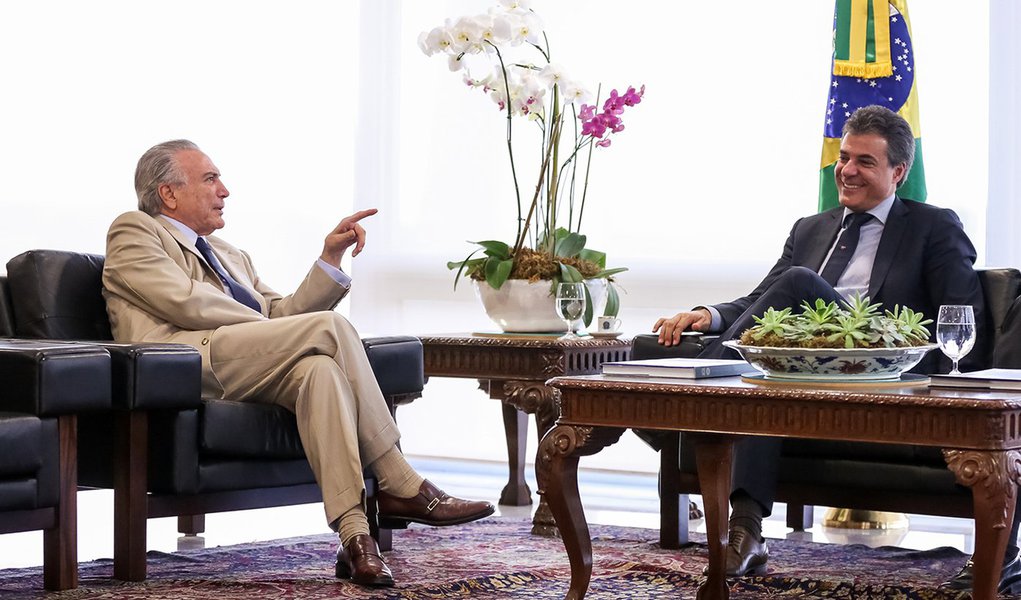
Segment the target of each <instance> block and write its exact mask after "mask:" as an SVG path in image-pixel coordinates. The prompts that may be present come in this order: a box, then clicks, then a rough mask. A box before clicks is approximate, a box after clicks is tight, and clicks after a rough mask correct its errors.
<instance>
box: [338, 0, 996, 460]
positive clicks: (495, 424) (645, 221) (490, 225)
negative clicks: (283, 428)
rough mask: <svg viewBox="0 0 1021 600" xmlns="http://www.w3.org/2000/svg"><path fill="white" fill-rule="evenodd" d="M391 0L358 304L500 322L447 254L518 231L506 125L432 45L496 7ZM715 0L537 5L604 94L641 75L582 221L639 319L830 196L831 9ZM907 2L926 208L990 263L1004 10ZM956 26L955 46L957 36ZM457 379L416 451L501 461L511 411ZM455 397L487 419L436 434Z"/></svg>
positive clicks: (367, 75)
mask: <svg viewBox="0 0 1021 600" xmlns="http://www.w3.org/2000/svg"><path fill="white" fill-rule="evenodd" d="M383 4H384V5H385V8H374V9H373V17H372V22H371V23H368V22H363V25H362V31H371V32H373V37H372V38H371V39H369V38H363V46H362V47H363V49H364V48H367V47H372V48H378V47H379V45H380V44H381V43H384V44H385V48H386V52H385V55H384V53H383V52H382V50H379V51H376V52H373V53H363V61H362V68H363V77H362V82H363V85H365V86H368V82H369V81H376V78H379V77H382V76H383V75H381V74H383V73H385V74H386V82H387V83H385V84H384V83H379V82H377V85H379V87H378V90H379V91H378V92H374V91H371V90H369V89H368V88H367V87H365V88H363V90H362V108H363V109H365V108H368V110H369V114H373V113H374V112H377V111H380V110H383V111H385V114H379V115H376V117H375V121H374V120H373V119H372V118H370V122H377V121H378V122H381V123H382V122H384V121H385V128H383V129H382V130H380V129H378V128H371V129H370V128H363V130H362V131H363V135H361V136H360V137H359V143H358V145H359V148H365V149H368V150H367V151H366V152H365V153H364V156H362V158H361V159H360V160H363V161H366V162H367V163H372V162H373V160H376V161H379V164H378V165H376V166H369V165H366V166H365V167H364V168H362V167H360V168H359V171H358V174H357V176H358V177H359V178H360V177H361V175H362V173H363V172H366V171H367V172H368V173H370V177H371V178H372V179H373V180H374V181H375V184H373V185H378V186H379V187H378V188H375V189H374V188H373V185H361V184H359V190H360V194H359V201H360V202H365V201H366V198H373V199H375V200H376V201H378V202H379V203H380V204H381V205H382V206H384V207H385V209H386V210H385V213H386V214H385V215H384V214H383V213H381V214H380V219H379V221H378V223H381V224H382V227H380V228H379V229H382V230H384V231H382V232H381V233H379V234H377V235H381V236H383V237H385V240H386V252H385V253H384V254H381V255H373V256H365V258H364V262H361V263H360V264H361V265H362V266H363V268H364V269H365V271H369V272H371V277H370V278H368V279H369V280H366V279H365V278H363V279H361V280H359V285H360V286H362V287H361V288H360V289H361V290H363V291H366V288H368V290H369V291H368V293H367V294H364V295H361V296H356V297H355V299H354V300H353V302H354V304H353V306H354V309H353V316H354V318H355V321H356V322H357V323H359V324H360V325H362V326H363V327H369V328H371V329H373V330H378V331H383V332H386V331H394V332H397V331H403V332H423V333H435V332H443V331H466V330H476V331H479V330H482V331H485V330H492V328H493V326H492V325H491V324H489V323H488V321H487V320H486V318H485V316H484V315H483V313H482V310H481V307H480V306H479V304H478V303H477V301H476V299H475V298H474V294H473V292H472V290H471V288H470V286H469V285H465V284H464V283H463V282H462V284H461V285H459V286H458V288H457V290H456V291H453V290H452V284H453V274H452V273H451V272H450V271H448V270H447V269H446V268H445V263H446V261H450V260H460V259H462V258H464V257H465V256H466V255H467V254H468V252H469V251H470V250H471V245H470V244H468V243H466V241H467V240H482V239H503V240H507V241H510V238H511V236H512V235H513V233H514V218H515V216H516V206H515V202H514V196H513V185H512V182H511V178H510V169H509V166H508V159H507V156H506V150H505V146H504V127H505V120H504V119H503V115H502V114H501V113H500V112H499V111H498V110H497V108H496V107H495V105H494V104H493V103H492V102H491V101H490V100H489V99H487V98H485V97H484V96H483V94H482V93H481V92H479V91H478V90H472V89H470V88H468V87H467V86H465V85H464V84H463V82H462V81H461V74H459V73H450V72H449V71H448V68H447V65H446V62H445V57H441V56H433V57H426V56H425V55H424V54H422V53H421V51H420V50H419V49H418V48H417V46H416V40H417V37H418V34H419V33H420V32H422V31H428V30H429V29H431V28H432V27H434V26H437V25H440V24H442V23H443V21H444V19H447V18H451V19H456V18H457V17H459V16H462V15H471V14H478V13H481V12H484V11H485V10H487V9H488V8H489V7H490V6H491V5H493V4H495V2H493V3H491V2H487V1H485V0H479V1H467V0H458V1H433V2H427V3H423V2H403V3H397V2H393V3H383ZM368 5H373V6H377V3H374V2H366V3H364V6H366V7H367V6H368ZM720 7H721V5H720V3H686V2H685V3H681V2H676V3H666V4H664V3H662V2H653V1H651V0H637V1H636V2H632V3H629V4H627V5H626V6H622V5H620V4H619V3H613V2H609V1H605V0H586V1H584V2H582V1H580V0H558V1H556V2H552V1H545V2H543V1H538V0H537V1H535V2H533V3H532V8H533V9H534V10H535V11H536V12H537V13H538V14H539V15H540V16H541V17H542V19H543V21H544V23H545V29H546V32H547V34H548V36H549V42H550V49H551V53H552V55H553V60H554V61H555V62H559V63H560V64H562V65H563V66H564V68H565V69H567V70H568V72H569V73H570V74H571V75H572V76H574V77H576V78H578V79H580V80H582V81H584V82H586V83H588V84H589V85H590V86H592V87H593V88H594V87H595V86H596V85H598V84H602V86H603V90H604V97H605V93H606V91H608V90H609V89H610V88H614V87H616V88H618V89H624V88H626V87H627V86H628V85H635V86H637V85H640V84H645V85H646V86H647V87H646V95H645V98H644V100H643V102H642V103H641V104H640V105H639V106H637V107H635V108H633V109H629V111H628V112H627V113H626V115H625V122H626V125H627V129H626V130H625V131H624V132H622V133H621V134H619V135H617V136H616V137H615V138H614V142H613V145H612V146H611V147H610V148H607V149H604V150H601V151H600V152H599V153H598V154H597V156H596V158H595V159H594V163H593V174H592V179H591V182H590V188H589V197H588V205H587V207H586V219H585V224H584V233H586V234H587V235H588V237H589V244H590V245H591V246H592V247H595V248H598V249H601V250H603V251H605V252H606V253H607V254H608V257H609V258H608V262H609V263H610V264H611V265H612V266H627V267H630V271H628V272H627V273H624V274H622V275H621V276H619V278H618V280H619V282H620V284H621V285H622V287H623V288H624V290H625V292H626V293H625V294H624V296H623V298H622V310H621V316H622V317H623V320H624V328H625V329H626V330H627V331H628V332H630V333H639V332H643V331H646V330H648V329H649V327H650V326H651V324H652V322H653V321H654V320H655V319H656V318H657V317H659V316H663V315H669V314H673V313H674V312H676V311H677V310H681V309H685V308H687V307H689V306H692V305H694V304H698V303H706V302H717V301H725V300H729V299H732V298H733V297H735V296H737V295H739V294H742V293H744V292H746V291H747V290H749V289H751V287H753V286H754V285H755V283H757V282H758V280H759V279H760V278H761V277H762V275H763V274H764V273H765V271H766V270H767V269H768V267H769V266H770V265H771V264H772V263H773V261H775V259H776V257H777V256H778V255H779V253H780V250H781V247H782V244H783V241H784V239H785V237H786V235H787V233H788V231H789V228H790V225H791V224H792V223H793V221H794V220H795V219H796V218H797V217H799V216H803V215H807V214H811V213H812V212H814V211H815V207H816V197H817V185H818V169H819V153H820V145H821V131H822V120H823V117H824V110H825V107H824V105H825V101H826V95H827V89H828V85H829V67H830V55H831V42H832V36H831V27H832V17H833V13H832V11H833V3H832V2H819V1H818V0H799V1H797V2H793V3H787V4H785V5H784V8H783V10H782V11H781V10H778V8H777V6H776V5H775V4H771V3H763V2H752V1H748V2H734V3H727V7H728V8H727V9H726V10H723V9H721V8H720ZM910 8H911V17H912V25H913V30H914V36H913V37H914V40H913V41H914V47H915V50H916V53H917V55H918V57H917V68H918V80H919V86H920V89H919V93H920V107H921V123H922V139H923V146H924V149H925V163H926V164H925V166H926V172H927V179H928V186H929V190H930V191H929V193H930V196H929V202H931V203H934V204H938V205H941V206H945V207H949V208H953V209H954V210H956V211H957V212H958V214H959V215H960V216H961V218H962V220H963V221H964V223H965V227H966V228H967V230H968V232H969V234H970V235H971V237H972V239H973V240H974V241H975V244H976V247H978V248H979V251H980V253H981V254H983V256H980V263H982V262H984V261H985V257H984V253H985V249H986V248H987V247H992V246H993V245H995V243H994V241H993V240H989V243H987V239H986V223H985V220H986V201H985V199H986V195H987V189H988V178H987V177H986V173H987V164H988V161H989V154H988V147H989V140H990V138H989V125H988V123H989V98H988V89H989V85H990V84H989V63H990V60H989V41H988V39H989V37H988V31H989V26H990V25H989V24H990V15H989V8H988V6H987V5H986V4H985V3H975V5H973V6H972V5H970V6H969V7H968V10H967V11H962V10H960V9H951V8H950V7H947V6H944V5H943V4H941V3H928V2H913V3H912V4H911V7H910ZM363 12H364V15H366V16H367V15H368V14H369V9H368V8H364V9H363ZM947 31H953V32H954V35H955V43H954V44H942V43H941V41H940V40H941V39H943V38H942V37H940V36H943V35H945V34H946V32H947ZM384 40H385V41H384ZM962 48H963V49H966V50H962ZM387 61H390V62H387ZM362 114H363V118H364V115H365V113H364V112H363V113H362ZM515 127H516V129H515V139H521V138H522V137H525V136H527V135H530V134H531V133H532V132H531V131H529V128H528V124H527V123H525V122H520V123H516V124H515ZM536 145H537V144H536ZM516 160H517V165H518V173H519V177H521V181H522V182H526V181H529V180H530V179H532V177H534V173H535V172H536V171H535V170H536V169H537V168H538V164H539V161H540V157H539V156H538V153H537V152H536V154H535V155H528V154H527V153H523V154H519V155H517V156H516ZM522 173H525V174H529V175H524V176H522V175H521V174H522ZM382 175H385V176H382ZM529 185H531V184H523V187H527V186H529ZM359 260H360V261H361V260H363V259H362V258H361V257H360V258H359ZM434 386H445V387H442V388H440V387H435V388H434ZM453 386H455V384H454V383H451V382H441V381H439V380H437V381H434V382H430V385H429V388H427V395H426V398H424V399H423V400H421V401H419V402H417V403H415V404H413V405H411V406H410V407H409V408H407V409H402V414H405V415H408V416H406V417H402V419H405V420H403V421H402V429H403V431H404V433H405V436H406V439H409V440H410V441H409V442H408V444H407V445H406V446H405V447H406V449H408V451H412V452H414V451H415V450H412V449H413V448H428V449H427V450H426V451H425V452H426V453H430V452H431V453H437V454H451V455H459V456H473V457H483V458H502V449H501V447H502V436H501V435H500V425H499V423H500V419H499V416H498V412H497V409H496V407H495V406H490V405H487V404H486V403H484V402H479V400H480V399H481V398H482V396H481V394H480V393H478V392H473V391H472V387H473V386H471V384H470V383H462V384H461V386H462V387H461V388H457V389H456V391H455V388H454V387H453ZM432 389H435V390H437V391H430V390H432ZM472 394H474V396H472ZM459 397H467V399H464V400H461V399H455V398H459ZM430 398H438V400H437V401H436V402H433V401H431V400H430ZM439 398H442V399H441V400H439ZM452 413H459V414H461V415H465V418H466V419H467V420H468V421H467V422H471V423H473V427H472V428H471V429H470V430H469V431H465V430H464V428H458V433H457V436H456V437H450V436H447V438H446V439H437V438H441V437H444V436H438V435H436V432H437V431H444V430H445V428H446V429H449V428H450V425H449V415H450V414H452ZM445 422H446V423H448V424H445ZM494 440H496V441H495V442H494ZM615 448H619V446H615ZM640 452H642V450H640V449H638V447H631V448H625V449H624V450H622V451H620V452H617V454H616V455H614V453H613V452H604V453H601V454H600V456H597V457H593V458H592V459H590V460H591V461H593V462H594V463H596V464H598V465H600V466H606V467H614V468H616V467H621V468H634V467H635V465H644V467H643V466H639V467H638V468H639V469H642V468H645V467H647V468H648V470H654V468H655V465H654V464H653V463H652V462H650V461H648V460H644V459H643V460H638V461H636V460H634V459H633V454H634V453H640Z"/></svg>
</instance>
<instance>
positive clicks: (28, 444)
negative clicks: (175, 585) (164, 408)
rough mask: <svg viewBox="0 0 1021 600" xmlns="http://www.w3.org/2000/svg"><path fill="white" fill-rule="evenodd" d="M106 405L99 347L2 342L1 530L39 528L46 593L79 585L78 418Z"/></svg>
mask: <svg viewBox="0 0 1021 600" xmlns="http://www.w3.org/2000/svg"><path fill="white" fill-rule="evenodd" d="M5 316H6V313H5V312H4V311H3V310H0V330H3V329H4V328H5V327H6V326H7V325H9V321H7V320H6V319H5ZM3 333H4V332H3V331H0V334H3ZM109 408H110V355H109V354H108V353H107V352H106V351H105V350H103V349H102V348H98V347H95V346H83V345H78V344H59V343H56V344H54V343H47V342H36V341H28V340H7V339H4V340H0V533H12V532H16V531H32V530H36V529H42V530H43V585H44V586H45V588H46V589H48V590H66V589H71V588H74V587H77V585H78V560H77V556H78V550H77V543H78V534H77V501H76V494H77V486H78V484H77V448H76V446H77V444H76V440H77V431H78V429H77V420H76V415H77V414H78V413H81V412H83V411H92V410H108V409H109Z"/></svg>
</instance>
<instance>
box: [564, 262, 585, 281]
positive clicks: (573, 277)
mask: <svg viewBox="0 0 1021 600" xmlns="http://www.w3.org/2000/svg"><path fill="white" fill-rule="evenodd" d="M584 279H585V278H584V277H582V275H581V271H579V270H578V269H576V268H574V267H572V266H571V265H565V264H564V263H560V280H561V281H563V282H564V283H579V282H581V281H584Z"/></svg>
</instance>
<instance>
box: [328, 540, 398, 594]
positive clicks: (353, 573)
mask: <svg viewBox="0 0 1021 600" xmlns="http://www.w3.org/2000/svg"><path fill="white" fill-rule="evenodd" d="M336 575H337V579H348V578H350V579H351V583H357V584H358V585H364V586H367V587H393V584H394V576H393V574H392V573H391V572H390V567H387V566H386V563H385V562H383V557H382V556H380V554H379V546H377V545H376V540H374V539H372V536H368V535H365V534H364V533H363V534H360V535H356V536H354V537H353V538H351V539H350V540H348V541H347V544H345V545H344V546H343V547H342V548H340V549H339V550H337V569H336Z"/></svg>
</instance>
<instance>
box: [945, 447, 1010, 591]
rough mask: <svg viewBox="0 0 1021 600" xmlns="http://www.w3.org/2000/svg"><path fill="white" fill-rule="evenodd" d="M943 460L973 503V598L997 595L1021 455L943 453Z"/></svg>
mask: <svg viewBox="0 0 1021 600" xmlns="http://www.w3.org/2000/svg"><path fill="white" fill-rule="evenodd" d="M943 458H945V459H946V461H947V466H948V467H949V468H950V470H951V471H953V473H954V475H955V476H956V477H957V482H958V483H960V484H961V485H965V486H968V487H970V488H971V494H972V497H973V499H974V503H975V510H974V512H975V555H974V556H973V557H972V560H973V561H974V563H975V567H974V571H973V572H974V578H973V580H972V581H973V585H974V589H973V590H972V598H974V599H975V600H992V599H993V598H996V595H997V590H996V588H997V585H998V584H999V582H1000V567H1001V565H1002V564H1003V555H1004V553H1005V552H1006V550H1007V543H1008V539H1007V538H1008V536H1009V534H1010V524H1011V521H1013V519H1014V502H1015V498H1016V497H1017V496H1016V494H1017V484H1018V482H1019V481H1021V451H1018V450H999V451H996V450H992V451H980V450H944V451H943Z"/></svg>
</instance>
